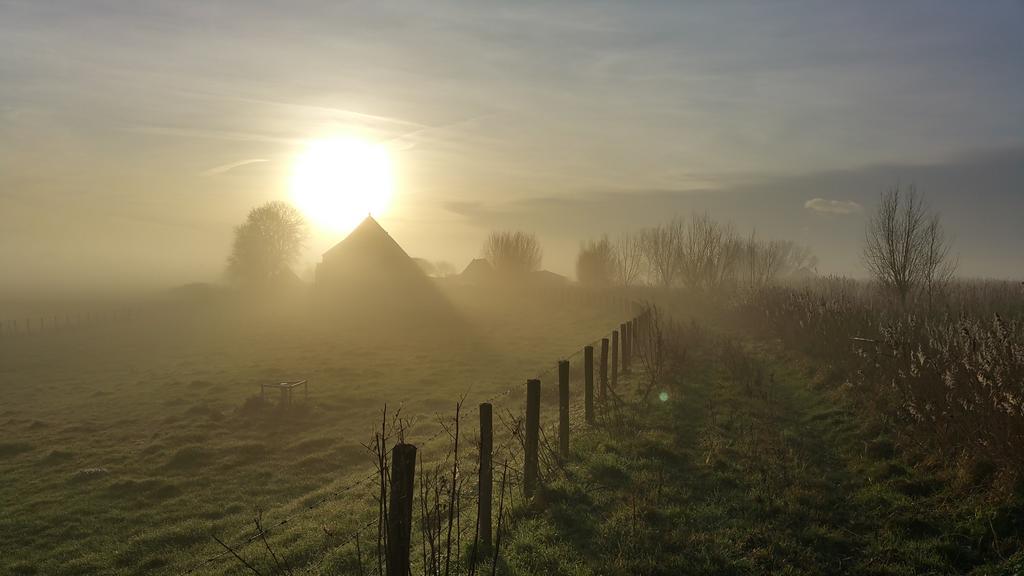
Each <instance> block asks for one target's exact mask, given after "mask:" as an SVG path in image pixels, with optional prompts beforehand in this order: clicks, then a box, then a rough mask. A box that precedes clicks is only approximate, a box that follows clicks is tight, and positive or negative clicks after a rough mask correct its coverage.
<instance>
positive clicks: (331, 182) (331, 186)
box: [290, 137, 394, 233]
mask: <svg viewBox="0 0 1024 576" xmlns="http://www.w3.org/2000/svg"><path fill="white" fill-rule="evenodd" d="M290 188H291V195H292V199H293V200H294V201H295V204H296V206H298V208H299V210H301V211H302V213H303V214H304V215H305V216H306V218H307V219H309V220H310V221H311V222H312V223H313V224H315V225H316V226H318V227H320V228H323V229H326V230H328V231H331V232H338V233H347V232H349V231H351V230H352V229H353V228H355V227H356V226H357V225H358V224H359V223H360V222H361V221H362V220H363V218H366V216H367V214H372V215H373V216H375V217H380V216H382V215H383V214H384V213H385V212H387V209H388V207H389V205H390V204H391V196H392V194H393V192H394V175H393V167H392V164H391V156H390V154H389V153H388V150H387V148H385V147H384V146H383V145H381V144H377V143H374V142H370V141H367V140H360V139H358V138H352V137H335V138H325V139H321V140H313V141H311V142H309V144H307V145H306V147H305V149H303V150H302V152H301V153H300V154H299V155H298V156H297V157H296V158H295V162H294V164H293V166H292V175H291V182H290Z"/></svg>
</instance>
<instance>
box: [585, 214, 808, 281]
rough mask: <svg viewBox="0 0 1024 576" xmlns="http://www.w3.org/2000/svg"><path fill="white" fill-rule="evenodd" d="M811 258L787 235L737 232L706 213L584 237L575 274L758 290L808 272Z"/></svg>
mask: <svg viewBox="0 0 1024 576" xmlns="http://www.w3.org/2000/svg"><path fill="white" fill-rule="evenodd" d="M816 269H817V259H816V258H815V256H814V255H813V253H812V252H811V250H810V249H809V248H807V247H804V246H800V245H798V244H796V243H795V242H792V241H789V240H767V239H762V238H759V237H758V235H757V233H756V232H751V233H750V234H749V235H741V234H740V233H739V232H737V231H736V229H735V228H734V227H733V226H732V225H731V224H727V223H722V222H719V221H716V220H714V219H712V218H711V216H710V215H709V214H707V213H694V214H691V215H690V216H689V217H688V218H684V217H681V216H677V217H675V218H673V219H672V220H670V221H668V222H666V223H664V224H659V225H656V226H650V227H647V228H643V229H641V230H640V231H638V232H626V233H623V234H620V235H618V236H616V237H615V238H609V237H608V236H607V235H605V236H602V237H601V238H599V239H597V240H590V241H588V242H585V243H584V244H583V245H582V246H581V248H580V251H579V255H578V256H577V258H576V276H577V278H578V279H579V281H580V282H581V283H582V284H587V285H590V286H619V287H625V288H629V287H631V286H636V285H648V286H654V287H658V288H686V289H690V290H698V291H704V292H717V291H723V290H736V289H743V290H760V289H762V288H764V287H765V286H768V285H770V284H772V283H774V282H776V281H777V280H779V279H781V278H786V277H792V276H794V275H812V274H814V273H815V272H816Z"/></svg>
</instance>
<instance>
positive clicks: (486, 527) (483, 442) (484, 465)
mask: <svg viewBox="0 0 1024 576" xmlns="http://www.w3.org/2000/svg"><path fill="white" fill-rule="evenodd" d="M491 416H492V411H491V405H490V404H488V403H483V404H481V405H480V475H479V478H480V487H479V502H478V506H479V508H478V510H479V512H478V515H479V518H480V541H481V542H483V546H484V549H485V550H487V549H490V547H491V496H492V494H493V492H494V490H493V488H494V478H493V474H494V468H493V467H492V466H491V451H492V450H493V447H494V429H493V427H492V418H491Z"/></svg>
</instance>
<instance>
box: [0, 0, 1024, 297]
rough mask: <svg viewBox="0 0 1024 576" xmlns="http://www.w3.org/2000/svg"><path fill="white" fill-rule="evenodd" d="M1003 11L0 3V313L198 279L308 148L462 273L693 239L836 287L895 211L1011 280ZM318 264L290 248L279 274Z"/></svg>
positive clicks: (973, 263)
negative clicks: (936, 222) (3, 306)
mask: <svg viewBox="0 0 1024 576" xmlns="http://www.w3.org/2000/svg"><path fill="white" fill-rule="evenodd" d="M1021 30H1024V3H1022V2H1020V1H1002V2H1000V1H987V2H983V3H973V2H942V1H934V0H929V1H921V2H913V1H906V2H881V1H877V2H867V1H865V2H843V3H824V2H788V1H787V2H782V1H779V2H768V1H758V2H731V1H730V2H710V1H709V2H630V3H624V2H623V3H611V2H601V1H586V2H583V1H581V2H565V1H555V2H515V3H497V2H451V1H438V2H429V3H428V2H403V1H396V2H386V3H381V2H339V1H336V0H331V1H326V0H325V1H310V2H255V1H243V0H231V1H209V0H207V1H194V2H192V1H177V2H152V1H145V0H142V1H134V2H110V1H89V0H83V1H80V2H50V1H44V0H26V1H22V0H14V1H12V0H0V292H5V291H8V292H10V291H18V290H22V291H36V290H61V289H68V290H70V289H77V288H80V287H85V288H90V289H97V290H99V289H104V288H107V287H114V286H120V287H124V286H136V285H137V286H140V287H141V286H147V287H160V286H171V285H176V284H182V283H186V282H210V281H219V280H221V279H222V278H223V268H224V261H225V258H226V256H227V252H228V250H229V248H230V243H231V235H232V229H233V227H234V226H235V225H237V224H239V223H240V222H241V221H242V220H244V218H245V215H246V213H247V212H248V210H249V209H251V208H252V207H254V206H256V205H258V204H261V203H263V202H265V201H268V200H274V199H283V200H289V198H290V191H289V186H288V182H289V174H290V170H291V167H292V166H293V164H294V162H295V158H296V156H297V154H299V153H300V151H301V150H302V149H303V147H304V146H306V145H307V144H308V142H309V141H310V140H313V139H316V138H322V137H328V136H332V135H338V134H346V135H354V136H357V137H360V138H365V139H367V140H371V141H374V142H380V143H382V144H383V145H385V146H386V147H387V148H388V150H389V151H390V154H391V157H392V160H393V164H394V170H395V173H394V178H395V197H394V199H393V202H392V206H391V209H390V210H389V211H388V212H387V213H386V214H384V215H383V216H382V217H381V222H382V224H383V225H384V226H385V228H387V229H388V230H389V231H390V233H391V234H392V236H393V237H395V238H396V240H398V241H399V242H400V243H401V244H402V245H403V246H404V247H405V248H406V251H407V252H409V253H410V254H411V255H413V256H419V257H424V258H428V259H431V260H446V261H449V262H452V263H453V264H455V266H456V267H458V268H461V267H462V266H464V265H465V264H466V263H468V262H469V260H470V259H471V258H473V257H475V256H478V255H479V250H480V246H481V245H482V243H483V240H484V238H485V237H486V235H487V233H488V232H489V231H490V230H492V229H497V228H515V229H523V230H526V231H531V232H536V233H537V234H538V235H539V236H540V237H541V239H542V242H543V245H544V248H545V261H544V266H545V267H546V268H549V269H551V270H554V271H556V272H560V273H564V274H567V275H572V271H573V262H574V258H575V254H576V251H577V250H578V247H579V245H580V243H581V241H583V240H586V239H588V238H593V237H596V236H599V235H600V234H602V233H610V234H616V233H619V232H623V231H631V230H636V229H639V228H641V227H643V226H648V225H652V224H656V223H658V222H662V221H664V220H666V219H668V218H670V217H671V216H672V215H674V214H687V213H689V212H690V211H693V210H697V211H703V210H707V211H710V212H711V213H712V215H713V216H714V217H715V218H717V219H719V220H723V221H729V222H732V223H734V224H735V225H736V227H737V228H738V229H740V230H742V231H749V230H750V229H756V230H757V231H758V234H759V235H762V236H766V237H777V238H787V239H792V240H796V241H798V242H802V243H805V244H807V245H809V246H811V247H812V248H813V249H814V251H815V252H816V253H817V255H818V257H819V260H820V262H821V263H820V266H819V268H820V271H821V272H823V273H838V274H849V275H863V274H864V271H863V267H862V266H861V262H860V258H859V253H860V245H861V241H862V238H863V233H864V223H865V218H866V216H867V214H869V213H870V210H871V209H872V208H873V206H874V204H875V203H876V202H877V199H878V195H879V194H880V193H881V192H882V191H884V190H885V189H886V188H888V187H891V186H892V185H894V184H895V183H897V182H901V183H909V182H914V183H916V184H917V186H918V188H919V189H920V190H921V191H922V192H924V193H925V194H926V195H927V197H928V199H929V202H930V203H931V204H932V206H933V207H935V208H936V209H937V210H939V211H941V213H942V214H943V217H944V219H945V221H946V223H947V227H948V228H949V230H950V232H951V233H952V235H953V237H954V239H955V248H954V251H955V253H956V254H957V256H958V259H959V262H960V270H961V272H962V273H964V274H966V275H971V276H988V277H1015V278H1017V277H1022V276H1024V250H1022V249H1021V248H1022V247H1024V226H1021V225H1020V224H1019V220H1020V215H1021V214H1024V98H1022V97H1021V95H1022V94H1024V65H1022V62H1024V34H1022V33H1021ZM341 237H343V235H339V234H338V233H329V232H326V231H318V232H317V234H316V235H315V236H314V237H313V238H312V239H311V241H310V243H309V247H308V250H307V255H306V257H305V258H304V261H303V263H302V264H301V266H300V268H301V269H300V270H299V272H300V274H308V273H309V272H310V271H311V270H312V267H313V265H314V263H315V262H316V260H317V258H318V255H319V253H320V252H322V251H323V250H325V249H326V248H328V247H330V246H331V245H332V244H334V243H335V242H337V241H338V240H340V239H341Z"/></svg>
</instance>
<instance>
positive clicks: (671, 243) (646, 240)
mask: <svg viewBox="0 0 1024 576" xmlns="http://www.w3.org/2000/svg"><path fill="white" fill-rule="evenodd" d="M684 230H685V224H684V223H683V221H682V220H680V219H679V218H674V219H672V221H671V222H669V223H668V224H662V225H659V226H654V227H651V228H647V229H645V230H644V231H642V232H641V233H640V241H641V245H642V247H643V254H644V261H645V262H646V264H647V267H648V271H649V272H650V274H651V280H652V283H653V284H657V285H659V286H661V287H662V288H670V287H672V285H673V284H674V283H675V280H676V276H677V275H678V273H679V264H680V260H679V247H680V243H681V242H682V236H683V231H684Z"/></svg>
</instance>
